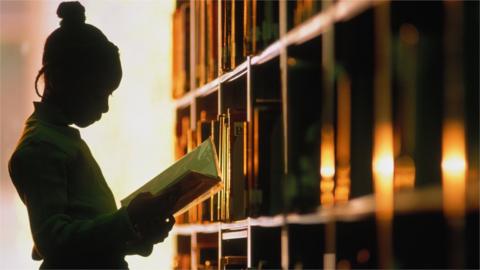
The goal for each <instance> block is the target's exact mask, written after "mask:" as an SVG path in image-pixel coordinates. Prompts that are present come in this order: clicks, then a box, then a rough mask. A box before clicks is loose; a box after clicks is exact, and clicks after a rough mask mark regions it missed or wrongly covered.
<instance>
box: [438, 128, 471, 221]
mask: <svg viewBox="0 0 480 270" xmlns="http://www.w3.org/2000/svg"><path fill="white" fill-rule="evenodd" d="M464 132H465V131H464V127H463V124H462V123H461V122H460V121H447V122H446V123H445V124H444V127H443V138H442V181H443V205H444V210H445V215H447V216H448V217H453V218H461V217H463V215H464V213H465V175H466V169H467V164H466V161H465V134H464Z"/></svg>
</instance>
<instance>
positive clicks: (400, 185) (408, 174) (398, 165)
mask: <svg viewBox="0 0 480 270" xmlns="http://www.w3.org/2000/svg"><path fill="white" fill-rule="evenodd" d="M394 185H395V190H400V189H408V188H413V187H414V186H415V163H414V162H413V159H412V158H411V157H409V156H400V157H399V158H397V159H396V160H395V180H394Z"/></svg>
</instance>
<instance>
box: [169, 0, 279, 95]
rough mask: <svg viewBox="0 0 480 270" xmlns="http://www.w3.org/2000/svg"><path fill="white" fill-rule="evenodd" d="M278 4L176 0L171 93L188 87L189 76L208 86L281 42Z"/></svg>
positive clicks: (242, 0) (249, 0) (181, 92)
mask: <svg viewBox="0 0 480 270" xmlns="http://www.w3.org/2000/svg"><path fill="white" fill-rule="evenodd" d="M278 8H279V3H278V1H260V0H238V1H217V0H205V1H177V7H176V10H175V12H174V14H173V62H172V63H173V67H172V69H173V97H174V98H179V97H181V96H182V95H184V94H185V93H186V92H188V91H190V89H191V87H192V85H191V80H193V82H194V87H198V86H201V85H204V84H205V83H207V82H209V81H211V80H213V79H215V78H216V77H218V76H219V75H221V74H223V73H225V72H228V71H230V70H232V69H234V68H235V67H236V66H238V65H239V64H241V63H242V62H243V61H245V60H246V57H247V56H249V55H254V54H257V53H259V52H260V51H262V50H263V49H264V48H266V47H267V46H268V45H270V44H271V43H272V42H274V41H275V40H277V39H278V37H279V26H278V21H279V20H278V16H279V9H278ZM192 13H193V14H192ZM192 15H193V16H192ZM192 19H193V20H194V23H193V24H192V23H191V20H192ZM191 26H193V27H191ZM192 45H193V48H192ZM192 54H193V55H192ZM191 76H193V77H191Z"/></svg>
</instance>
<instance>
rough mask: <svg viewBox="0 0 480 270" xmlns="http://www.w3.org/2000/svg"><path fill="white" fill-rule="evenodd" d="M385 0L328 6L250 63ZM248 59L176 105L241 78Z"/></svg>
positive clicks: (351, 0)
mask: <svg viewBox="0 0 480 270" xmlns="http://www.w3.org/2000/svg"><path fill="white" fill-rule="evenodd" d="M381 2H382V1H374V0H342V1H339V2H338V3H337V4H335V5H333V6H332V7H330V8H329V9H327V10H325V11H322V12H320V13H319V14H317V15H315V16H314V17H312V18H310V19H309V20H307V21H305V22H304V23H302V24H300V25H298V26H296V27H295V28H293V29H292V30H290V31H289V32H288V33H287V34H286V35H285V36H284V37H282V38H280V39H279V40H277V41H275V42H274V43H272V44H271V45H269V46H268V47H267V48H266V49H264V50H263V51H262V52H261V53H260V54H259V55H256V56H252V57H251V60H250V64H251V65H260V64H262V63H265V62H268V61H269V60H271V59H273V58H275V57H278V56H279V55H280V52H281V50H282V49H283V48H286V47H288V46H290V45H296V44H302V43H304V42H306V41H308V40H310V39H312V38H315V37H317V36H319V35H321V34H322V33H324V32H325V31H326V30H327V29H328V28H329V27H331V26H332V25H334V24H335V23H337V22H342V21H346V20H348V19H350V18H352V17H354V16H356V15H358V14H360V13H362V12H364V11H366V10H367V9H369V8H370V7H372V6H373V5H376V4H378V3H381ZM248 62H249V60H248V59H247V60H246V61H244V62H243V63H241V64H240V65H238V66H237V67H236V68H235V69H234V70H232V71H229V72H227V73H225V74H223V75H221V76H220V77H218V78H216V79H214V80H213V81H210V82H208V83H207V84H205V85H202V86H200V87H199V88H196V89H194V90H192V91H190V92H188V93H187V94H185V95H184V96H183V97H181V98H179V99H177V100H175V106H176V107H177V108H184V107H187V106H188V105H190V104H191V103H192V102H193V100H194V98H195V97H199V96H206V95H209V94H211V93H213V92H215V91H216V89H217V88H218V86H219V84H221V83H224V82H226V81H231V80H235V79H236V78H238V77H241V76H242V75H244V74H246V72H247V69H248V65H249V63H248Z"/></svg>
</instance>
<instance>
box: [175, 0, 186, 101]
mask: <svg viewBox="0 0 480 270" xmlns="http://www.w3.org/2000/svg"><path fill="white" fill-rule="evenodd" d="M172 45H173V46H172V51H173V55H172V58H173V59H172V73H173V81H172V88H173V92H172V96H173V98H179V97H181V96H183V95H184V94H185V92H187V91H189V89H190V85H189V82H190V5H189V3H188V2H187V1H179V2H177V9H176V10H175V12H174V14H173V44H172Z"/></svg>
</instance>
